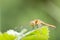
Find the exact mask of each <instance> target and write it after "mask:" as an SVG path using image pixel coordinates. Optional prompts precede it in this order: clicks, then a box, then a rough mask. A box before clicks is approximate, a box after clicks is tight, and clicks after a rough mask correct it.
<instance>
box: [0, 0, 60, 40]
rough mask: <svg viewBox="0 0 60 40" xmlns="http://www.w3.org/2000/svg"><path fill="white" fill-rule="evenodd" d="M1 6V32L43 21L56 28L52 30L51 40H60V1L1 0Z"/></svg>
mask: <svg viewBox="0 0 60 40" xmlns="http://www.w3.org/2000/svg"><path fill="white" fill-rule="evenodd" d="M0 4H1V6H0V9H1V10H0V19H1V20H0V31H2V32H5V31H7V30H8V29H14V28H15V27H17V26H20V25H22V26H24V25H28V23H29V22H30V21H31V20H33V19H41V20H42V21H44V22H46V23H49V24H53V25H55V26H56V29H53V28H51V29H50V31H51V32H50V40H60V27H59V26H60V0H0Z"/></svg>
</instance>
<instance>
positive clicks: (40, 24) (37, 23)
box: [30, 19, 56, 28]
mask: <svg viewBox="0 0 60 40" xmlns="http://www.w3.org/2000/svg"><path fill="white" fill-rule="evenodd" d="M30 25H31V26H32V27H33V28H34V27H35V26H37V27H41V26H43V25H45V26H48V27H52V28H56V26H54V25H51V24H48V23H45V22H43V21H41V20H39V19H35V20H32V21H31V22H30Z"/></svg>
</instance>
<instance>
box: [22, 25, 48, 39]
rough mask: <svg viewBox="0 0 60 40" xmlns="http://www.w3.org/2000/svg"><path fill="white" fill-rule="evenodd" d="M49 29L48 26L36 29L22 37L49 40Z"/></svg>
mask: <svg viewBox="0 0 60 40" xmlns="http://www.w3.org/2000/svg"><path fill="white" fill-rule="evenodd" d="M48 38H49V30H48V27H47V26H43V27H42V28H39V29H36V30H35V31H34V32H32V33H30V34H29V35H27V36H25V37H24V38H22V40H48Z"/></svg>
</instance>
